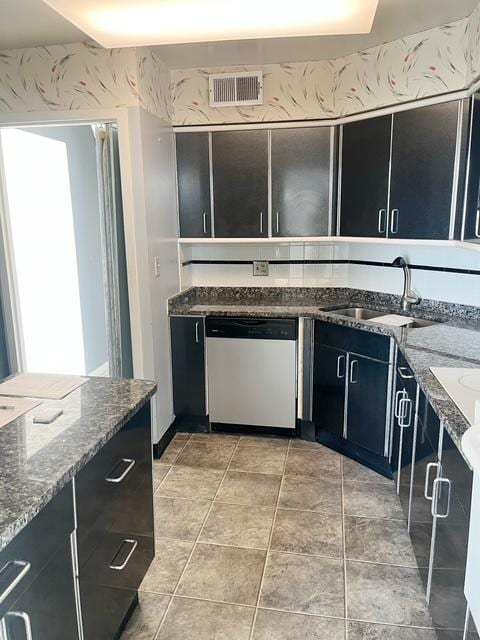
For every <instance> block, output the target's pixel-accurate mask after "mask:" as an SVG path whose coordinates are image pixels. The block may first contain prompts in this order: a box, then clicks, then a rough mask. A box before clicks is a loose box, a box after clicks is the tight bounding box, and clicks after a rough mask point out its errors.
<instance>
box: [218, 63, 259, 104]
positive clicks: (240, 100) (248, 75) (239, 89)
mask: <svg viewBox="0 0 480 640" xmlns="http://www.w3.org/2000/svg"><path fill="white" fill-rule="evenodd" d="M208 83H209V93H210V106H211V107H233V106H235V107H240V106H243V105H251V104H263V75H262V72H261V71H244V72H242V73H215V74H212V75H210V76H208Z"/></svg>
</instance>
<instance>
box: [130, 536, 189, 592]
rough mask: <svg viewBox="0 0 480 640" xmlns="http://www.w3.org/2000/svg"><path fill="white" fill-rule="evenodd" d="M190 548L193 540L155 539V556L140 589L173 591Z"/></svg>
mask: <svg viewBox="0 0 480 640" xmlns="http://www.w3.org/2000/svg"><path fill="white" fill-rule="evenodd" d="M192 549H193V542H183V541H181V540H156V541H155V558H154V559H153V562H152V564H151V565H150V568H149V569H148V571H147V574H146V576H145V578H144V579H143V582H142V584H141V585H140V590H141V591H149V592H152V593H173V592H174V590H175V587H176V586H177V582H178V580H179V578H180V576H181V574H182V571H183V569H184V568H185V565H186V564H187V560H188V557H189V555H190V553H191V551H192Z"/></svg>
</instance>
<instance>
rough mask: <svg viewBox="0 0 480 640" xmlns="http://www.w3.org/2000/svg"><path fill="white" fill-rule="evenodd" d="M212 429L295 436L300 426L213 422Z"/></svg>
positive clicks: (248, 433)
mask: <svg viewBox="0 0 480 640" xmlns="http://www.w3.org/2000/svg"><path fill="white" fill-rule="evenodd" d="M211 430H212V431H216V432H223V433H241V434H247V435H258V436H286V437H289V438H294V437H296V436H297V434H298V426H296V427H295V428H294V429H287V428H284V427H259V426H257V425H251V424H225V423H223V422H212V423H211Z"/></svg>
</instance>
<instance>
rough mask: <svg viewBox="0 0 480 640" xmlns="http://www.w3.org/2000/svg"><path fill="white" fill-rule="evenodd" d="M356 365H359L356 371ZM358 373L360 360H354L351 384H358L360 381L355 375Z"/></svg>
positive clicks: (351, 364)
mask: <svg viewBox="0 0 480 640" xmlns="http://www.w3.org/2000/svg"><path fill="white" fill-rule="evenodd" d="M355 366H356V367H357V371H356V372H355ZM355 373H358V360H352V361H351V363H350V382H351V384H356V383H357V382H358V378H357V377H356V376H355V375H354V374H355Z"/></svg>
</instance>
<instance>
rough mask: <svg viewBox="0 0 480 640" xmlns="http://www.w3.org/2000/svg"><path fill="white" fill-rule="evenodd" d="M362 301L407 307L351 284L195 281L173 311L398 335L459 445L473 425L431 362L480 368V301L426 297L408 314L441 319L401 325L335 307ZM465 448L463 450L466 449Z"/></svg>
mask: <svg viewBox="0 0 480 640" xmlns="http://www.w3.org/2000/svg"><path fill="white" fill-rule="evenodd" d="M346 306H358V307H364V308H371V309H376V310H378V311H389V312H391V313H392V312H393V313H401V312H399V311H398V309H400V296H396V295H391V294H384V293H377V292H372V291H365V290H362V289H348V288H323V289H322V288H307V287H304V288H293V287H292V288H288V287H285V288H273V287H272V288H261V287H258V288H249V287H235V288H234V287H192V288H190V289H188V290H186V291H183V292H182V293H180V294H178V295H176V296H174V297H173V298H171V299H170V301H169V312H170V315H204V316H230V317H311V318H318V319H320V320H323V321H325V322H332V323H334V324H340V325H344V326H348V327H354V328H357V329H362V330H364V331H371V332H375V333H381V334H384V335H388V336H392V337H393V338H394V339H395V341H396V342H397V344H398V346H399V349H400V351H401V352H402V353H403V355H404V356H405V358H406V359H407V361H408V363H409V364H410V366H411V368H412V371H413V372H414V374H415V377H416V379H417V382H418V383H419V385H420V387H421V388H422V390H423V392H424V393H425V395H426V396H427V398H428V400H429V401H430V403H431V405H432V407H433V409H434V410H435V412H436V413H437V415H438V417H439V418H440V420H441V421H442V423H443V424H444V426H445V428H446V429H447V431H448V432H449V434H450V435H451V437H452V439H453V441H454V442H455V444H456V445H457V447H458V448H459V449H460V451H461V450H462V448H461V439H462V436H463V434H464V433H465V431H466V430H467V429H468V428H469V427H470V425H469V423H468V422H467V420H466V419H465V418H464V416H463V414H462V413H461V412H460V410H459V409H458V408H457V406H456V405H455V403H454V402H453V401H452V400H451V399H450V396H449V395H448V394H447V392H446V391H445V390H444V388H443V387H442V386H441V385H440V383H439V382H438V380H437V379H436V378H435V376H434V375H433V374H432V373H431V371H430V367H466V368H480V307H473V306H467V305H459V304H450V303H446V302H439V301H435V300H422V302H421V304H420V305H418V306H416V307H413V308H412V310H411V311H409V312H408V314H407V315H409V316H415V317H419V318H427V319H430V320H437V321H440V324H435V325H432V326H429V327H422V328H417V329H409V328H395V327H391V326H386V325H381V324H376V323H373V322H371V321H366V320H355V319H353V318H347V317H344V316H339V315H335V314H334V313H332V311H334V310H335V309H338V308H342V307H346ZM462 453H463V452H462Z"/></svg>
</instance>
